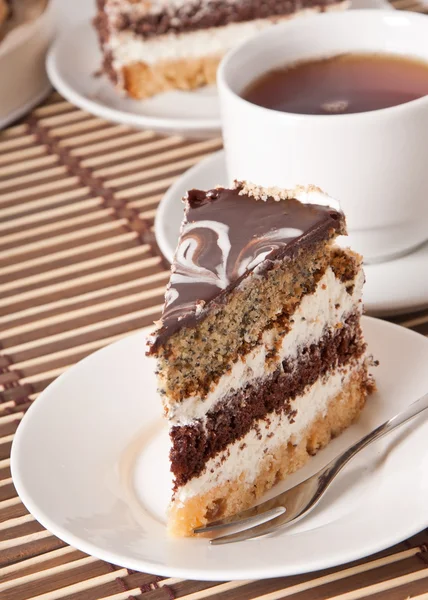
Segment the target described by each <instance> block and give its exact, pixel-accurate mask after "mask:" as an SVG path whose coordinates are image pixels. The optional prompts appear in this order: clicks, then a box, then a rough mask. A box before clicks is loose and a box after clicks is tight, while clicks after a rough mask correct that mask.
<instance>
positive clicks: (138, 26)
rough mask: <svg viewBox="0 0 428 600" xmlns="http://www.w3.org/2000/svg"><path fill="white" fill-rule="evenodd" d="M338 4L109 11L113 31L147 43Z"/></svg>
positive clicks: (212, 0) (276, 1)
mask: <svg viewBox="0 0 428 600" xmlns="http://www.w3.org/2000/svg"><path fill="white" fill-rule="evenodd" d="M332 4H338V2H337V0H196V1H195V0H190V1H189V0H188V1H186V2H183V1H180V0H179V1H177V0H172V1H171V0H169V1H168V2H165V1H161V2H159V1H157V2H153V1H151V2H140V3H134V4H133V6H130V5H129V4H128V6H126V4H125V3H123V8H122V9H120V5H118V4H116V6H113V7H111V6H110V7H109V4H108V3H107V12H108V15H109V17H110V22H111V28H112V29H113V30H114V31H117V32H121V31H129V32H132V33H134V34H136V35H137V36H140V37H141V38H144V39H147V38H150V37H153V36H159V35H163V34H166V33H187V32H190V31H196V30H200V29H210V28H214V27H216V28H218V27H224V26H225V25H230V24H234V23H242V22H245V21H255V20H259V21H260V20H264V19H271V20H272V21H274V20H275V19H276V18H278V17H284V16H288V15H292V14H295V13H300V12H302V11H303V10H306V9H312V10H319V11H322V10H324V9H325V8H327V7H329V6H331V5H332Z"/></svg>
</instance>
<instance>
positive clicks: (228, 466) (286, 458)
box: [169, 358, 372, 536]
mask: <svg viewBox="0 0 428 600" xmlns="http://www.w3.org/2000/svg"><path fill="white" fill-rule="evenodd" d="M371 387H372V382H371V380H370V378H369V377H368V375H367V366H366V363H365V361H364V358H361V359H360V361H359V362H357V363H354V364H353V365H348V366H347V367H342V368H340V369H338V370H337V371H336V372H334V373H332V374H330V375H329V377H327V378H326V379H324V380H318V381H317V382H316V383H315V384H314V385H313V386H311V388H310V389H309V390H308V391H306V393H305V395H304V396H301V397H299V398H298V399H296V407H297V414H296V416H295V419H294V421H293V422H292V423H291V422H290V420H289V419H288V417H287V415H286V414H285V413H279V414H278V413H274V414H273V415H272V418H271V419H269V420H262V421H260V422H259V424H258V427H257V428H254V429H253V430H251V431H250V432H249V433H248V434H247V435H246V436H245V437H244V438H243V439H242V440H240V441H238V442H236V443H235V444H232V445H230V446H229V447H228V448H227V450H225V451H224V452H223V453H222V454H220V455H218V456H216V457H215V458H214V459H212V460H211V461H209V463H208V464H207V468H206V469H205V471H204V472H203V474H202V475H201V476H199V477H197V478H194V479H192V480H191V481H190V482H189V483H187V484H186V485H185V486H183V487H181V488H179V489H178V490H177V492H176V493H175V496H174V499H173V502H172V504H171V507H170V515H169V529H170V531H171V533H172V534H173V535H179V536H183V535H191V533H192V530H193V529H194V528H195V527H199V526H202V525H205V524H206V523H207V522H208V521H212V520H214V519H218V518H221V517H226V516H229V515H232V514H234V513H236V512H238V511H240V510H244V509H246V508H250V507H251V506H253V505H254V504H255V503H256V502H257V501H258V500H259V498H260V497H261V496H262V494H263V493H264V492H266V491H267V490H269V489H270V488H271V487H272V486H273V485H274V484H275V483H277V482H278V481H279V480H281V479H284V478H285V477H286V476H287V475H288V474H290V473H293V472H294V471H296V470H297V469H299V468H300V467H302V466H303V465H304V464H305V463H306V462H307V461H308V459H309V457H310V456H311V455H313V454H315V453H316V452H317V451H318V450H319V449H321V448H323V447H324V446H326V445H327V444H328V442H329V441H330V439H331V438H332V437H335V436H337V435H338V434H339V433H341V432H342V431H343V430H344V429H345V428H346V427H348V426H349V425H350V424H351V423H352V422H353V421H354V420H355V419H356V418H357V417H358V416H359V414H360V412H361V410H362V408H363V406H364V403H365V399H366V396H367V393H369V392H370V391H371Z"/></svg>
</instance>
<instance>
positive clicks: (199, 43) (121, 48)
mask: <svg viewBox="0 0 428 600" xmlns="http://www.w3.org/2000/svg"><path fill="white" fill-rule="evenodd" d="M348 3H349V2H348V0H272V1H271V2H265V1H264V0H263V1H262V0H150V1H148V0H97V4H98V14H97V17H96V19H95V26H96V29H97V31H98V36H99V40H100V44H101V49H102V52H103V55H104V70H105V72H106V73H107V74H108V75H109V76H110V78H111V80H112V81H113V82H114V83H115V84H116V85H117V87H118V88H120V89H121V90H124V91H125V92H127V93H128V94H129V95H130V96H132V97H133V98H146V97H148V96H152V95H153V94H157V93H159V92H164V91H167V90H170V89H181V90H189V89H194V88H197V87H200V86H203V85H206V84H208V83H215V79H216V70H217V66H218V63H219V61H220V59H221V58H222V56H223V55H224V54H225V53H226V52H227V51H228V50H229V49H230V48H232V47H233V46H236V45H237V44H239V43H240V42H242V41H244V40H246V39H248V38H249V37H250V36H252V35H254V34H255V33H256V32H257V31H260V30H261V29H263V28H264V27H267V26H269V25H272V24H273V23H276V22H279V21H281V20H284V19H289V18H290V17H293V16H296V15H300V14H304V13H307V12H323V11H326V10H332V9H335V8H345V7H346V6H347V5H348Z"/></svg>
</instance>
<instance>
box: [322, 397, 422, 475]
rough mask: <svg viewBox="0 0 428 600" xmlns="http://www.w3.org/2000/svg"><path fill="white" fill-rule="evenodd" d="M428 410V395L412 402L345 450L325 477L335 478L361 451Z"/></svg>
mask: <svg viewBox="0 0 428 600" xmlns="http://www.w3.org/2000/svg"><path fill="white" fill-rule="evenodd" d="M427 408H428V394H425V395H424V396H422V397H421V398H419V399H418V400H416V401H415V402H412V404H410V406H408V407H407V408H406V409H405V410H403V411H401V412H399V413H398V414H396V415H395V416H394V417H392V418H391V419H389V420H388V421H385V423H382V425H379V427H376V429H374V430H373V431H371V432H370V433H368V434H367V435H366V436H364V437H363V438H361V440H359V441H358V442H356V444H354V445H353V446H351V447H350V448H348V449H347V450H345V452H344V453H343V454H341V455H340V456H338V457H337V458H334V459H333V460H332V461H331V462H330V463H328V465H327V466H326V467H325V468H324V469H323V471H324V476H326V477H328V479H330V478H332V477H334V476H335V475H336V474H337V473H338V472H339V471H340V470H341V469H342V468H343V467H344V466H345V465H346V464H347V463H348V462H349V461H350V460H351V458H353V457H354V456H355V455H356V454H357V453H358V452H359V451H360V450H362V449H363V448H365V447H366V446H368V445H369V444H371V443H372V442H374V441H376V440H378V439H380V438H381V437H383V436H384V435H386V434H388V433H390V432H391V431H394V429H397V427H400V426H401V425H404V423H407V421H410V419H413V417H416V415H419V414H420V413H421V412H423V411H424V410H426V409H427Z"/></svg>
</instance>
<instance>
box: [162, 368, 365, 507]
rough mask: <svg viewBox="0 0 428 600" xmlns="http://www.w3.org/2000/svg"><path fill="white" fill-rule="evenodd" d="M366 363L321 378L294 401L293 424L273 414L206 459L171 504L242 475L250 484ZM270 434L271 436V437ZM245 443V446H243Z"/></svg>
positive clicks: (301, 432) (285, 417) (296, 440)
mask: <svg viewBox="0 0 428 600" xmlns="http://www.w3.org/2000/svg"><path fill="white" fill-rule="evenodd" d="M364 361H365V357H364V356H363V357H361V358H360V359H359V360H358V361H354V362H353V363H352V364H350V365H346V366H345V367H342V368H340V369H337V370H336V371H334V372H333V373H331V374H328V375H326V377H324V378H323V379H318V380H317V381H316V382H315V383H314V384H313V385H312V386H311V387H310V388H309V389H307V390H306V392H305V393H304V394H302V395H301V396H299V397H298V398H296V399H295V400H294V402H293V409H296V410H297V414H296V416H295V417H294V422H293V423H290V421H289V419H288V417H287V415H286V414H276V413H273V414H272V415H269V421H268V422H267V421H263V420H261V421H258V425H259V428H258V430H257V431H255V430H254V429H252V430H251V431H249V432H248V433H247V435H245V436H244V437H243V438H241V439H240V440H238V441H237V442H235V443H234V444H231V445H230V446H228V448H227V449H226V450H224V451H223V452H221V453H219V454H218V455H217V456H215V457H214V458H212V459H211V460H209V461H208V462H207V464H206V468H205V470H204V472H203V473H202V474H201V475H200V476H199V477H195V478H193V479H191V480H190V481H189V482H187V483H186V484H185V485H184V486H182V487H180V488H178V490H177V492H176V494H175V497H174V503H177V502H178V503H181V502H185V501H186V500H187V499H188V498H191V497H192V496H197V495H199V494H203V493H205V492H208V491H210V490H212V489H213V488H214V487H216V486H218V485H221V484H222V483H225V482H226V481H233V480H235V479H237V478H238V477H240V476H241V474H244V477H245V481H246V482H248V483H252V482H253V481H254V480H255V478H256V477H257V475H258V473H259V471H260V461H261V459H262V458H263V457H264V456H265V454H266V453H269V452H270V453H272V452H274V451H275V450H276V449H277V448H278V447H279V446H281V445H283V444H286V443H288V442H291V443H292V444H298V442H299V441H300V439H301V437H302V435H303V433H304V432H305V430H306V429H307V428H308V426H310V424H311V423H312V422H313V421H314V420H315V419H316V418H317V417H318V416H322V415H324V414H325V413H326V411H327V406H328V404H329V402H330V400H332V399H333V398H334V397H335V396H336V395H337V394H338V393H339V392H340V391H341V389H342V388H343V386H344V385H345V384H346V383H347V381H349V379H350V377H351V376H352V373H353V372H355V371H356V370H358V369H360V368H361V366H362V364H363V363H364ZM271 432H273V433H274V435H270V433H271ZM243 444H245V446H243Z"/></svg>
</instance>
